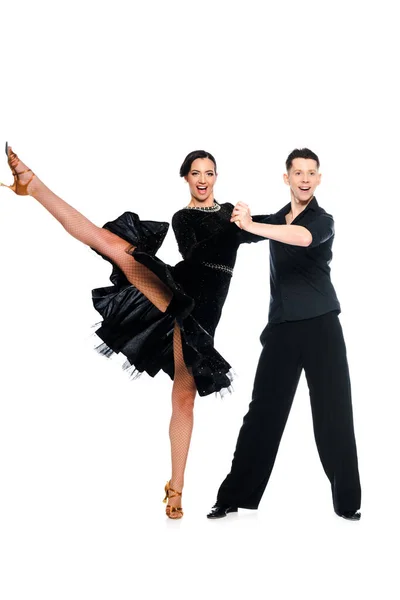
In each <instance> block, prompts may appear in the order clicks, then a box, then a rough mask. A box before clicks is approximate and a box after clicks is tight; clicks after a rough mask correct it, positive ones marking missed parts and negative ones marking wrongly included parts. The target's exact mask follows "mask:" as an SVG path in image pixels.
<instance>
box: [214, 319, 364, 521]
mask: <svg viewBox="0 0 400 600" xmlns="http://www.w3.org/2000/svg"><path fill="white" fill-rule="evenodd" d="M261 342H262V344H263V350H262V353H261V356H260V360H259V363H258V368H257V373H256V378H255V381H254V389H253V395H252V401H251V403H250V406H249V411H248V413H247V414H246V416H245V417H244V420H243V425H242V427H241V429H240V433H239V437H238V440H237V445H236V450H235V453H234V457H233V461H232V467H231V472H230V473H229V475H228V476H227V477H226V479H225V481H224V482H223V483H222V485H221V487H220V489H219V491H218V498H217V503H218V504H227V505H231V506H238V507H242V508H253V509H255V508H257V507H258V505H259V502H260V500H261V497H262V495H263V493H264V490H265V487H266V485H267V483H268V480H269V477H270V475H271V471H272V468H273V466H274V462H275V458H276V454H277V452H278V447H279V443H280V441H281V437H282V434H283V430H284V428H285V425H286V421H287V418H288V416H289V411H290V408H291V406H292V401H293V397H294V394H295V392H296V389H297V385H298V382H299V378H300V374H301V372H302V369H304V371H305V375H306V379H307V383H308V388H309V391H310V399H311V408H312V416H313V425H314V435H315V441H316V443H317V448H318V452H319V456H320V459H321V462H322V465H323V468H324V470H325V473H326V475H327V476H328V479H329V481H330V483H331V488H332V496H333V505H334V509H335V511H336V512H338V513H342V512H345V511H355V510H357V509H358V508H360V502H361V488H360V481H359V474H358V463H357V450H356V442H355V437H354V427H353V411H352V405H351V389H350V377H349V369H348V364H347V357H346V347H345V343H344V339H343V333H342V328H341V325H340V322H339V318H338V316H337V313H336V312H331V313H327V314H325V315H322V316H320V317H316V318H314V319H307V320H304V321H295V322H287V323H282V324H279V325H267V327H266V328H265V329H264V331H263V333H262V335H261Z"/></svg>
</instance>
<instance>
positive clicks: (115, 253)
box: [20, 163, 172, 312]
mask: <svg viewBox="0 0 400 600" xmlns="http://www.w3.org/2000/svg"><path fill="white" fill-rule="evenodd" d="M20 164H22V163H20ZM29 193H30V195H31V196H33V197H34V198H35V199H36V200H38V202H40V203H41V204H42V205H43V206H44V207H45V208H46V209H47V210H48V211H49V212H50V213H51V214H52V215H53V216H54V217H55V218H56V219H57V220H58V221H59V222H60V223H61V225H62V226H63V227H64V229H65V230H66V231H68V233H70V234H71V235H72V236H73V237H74V238H76V239H77V240H79V241H80V242H82V243H83V244H86V245H87V246H90V247H91V248H94V249H95V250H97V251H98V252H100V253H101V254H103V255H104V256H107V257H108V258H110V259H111V260H112V261H113V262H114V263H115V264H116V265H118V267H119V268H120V269H121V270H122V271H123V272H124V274H125V276H126V278H127V279H128V281H129V282H130V283H132V284H133V285H134V286H135V287H136V288H137V289H138V290H139V291H141V292H142V294H144V295H145V296H146V298H148V299H149V300H150V302H152V303H153V304H154V305H155V306H156V307H157V308H158V309H159V310H161V311H162V312H165V311H166V309H167V306H168V304H169V303H170V301H171V298H172V293H171V291H170V290H169V289H168V288H167V286H165V285H164V284H163V283H162V282H161V281H160V280H159V279H158V277H157V276H156V275H155V274H154V273H152V272H151V271H150V270H149V269H147V268H146V267H145V266H144V265H141V264H140V263H138V262H136V261H135V259H134V258H133V257H132V256H130V255H129V254H127V250H128V249H131V248H132V246H131V245H130V244H128V242H126V240H124V239H122V238H120V237H119V236H117V235H115V234H114V233H112V232H111V231H108V230H106V229H103V228H101V227H97V225H94V224H93V223H92V222H91V221H89V219H87V218H86V217H85V216H83V215H82V214H81V213H80V212H78V211H77V210H75V208H73V207H72V206H70V205H69V204H67V202H65V201H64V200H62V199H61V198H59V197H58V196H56V194H54V193H53V192H52V191H51V190H50V189H49V188H47V187H46V186H45V185H44V184H43V182H41V181H40V180H39V179H38V178H37V177H35V178H34V180H33V182H32V183H31V185H30V186H29Z"/></svg>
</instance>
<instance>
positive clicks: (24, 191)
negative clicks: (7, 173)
mask: <svg viewBox="0 0 400 600" xmlns="http://www.w3.org/2000/svg"><path fill="white" fill-rule="evenodd" d="M6 155H7V161H8V165H9V167H10V169H11V173H12V174H13V175H14V183H13V184H12V185H6V184H5V183H0V185H2V186H4V187H8V188H9V189H10V190H12V191H13V192H15V193H16V194H18V196H29V192H28V185H29V184H30V182H31V181H32V179H33V178H34V177H35V173H33V172H32V169H25V171H20V172H19V173H18V172H17V171H16V167H17V166H18V165H19V162H20V161H19V158H18V156H17V155H16V154H15V152H13V151H12V150H11V148H9V146H8V142H6ZM29 172H30V173H32V177H31V178H30V180H29V181H28V182H27V183H20V181H19V175H24V173H29Z"/></svg>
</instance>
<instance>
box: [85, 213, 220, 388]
mask: <svg viewBox="0 0 400 600" xmlns="http://www.w3.org/2000/svg"><path fill="white" fill-rule="evenodd" d="M104 228H106V229H108V230H109V231H112V232H113V233H115V234H116V235H118V236H120V237H121V238H123V239H125V240H126V241H127V242H128V243H129V244H132V245H133V246H135V250H134V251H133V252H132V256H133V257H134V259H135V260H136V261H137V262H139V263H141V264H143V265H144V266H145V267H146V268H147V269H149V270H150V271H152V272H153V273H154V274H155V275H156V276H157V278H158V279H159V280H160V281H161V282H162V283H163V284H164V285H166V286H167V287H168V288H169V289H170V290H171V292H172V297H173V300H172V302H171V304H170V309H169V310H167V312H161V311H160V310H159V309H158V308H156V307H155V306H154V304H152V303H151V302H150V300H148V298H147V297H146V296H145V295H144V294H143V293H142V292H140V291H139V290H138V289H137V288H136V287H135V286H134V285H132V284H131V283H129V281H128V280H127V279H126V277H125V275H124V274H123V273H122V271H121V270H120V269H119V268H118V267H117V266H116V265H114V264H113V271H112V275H111V277H110V279H111V282H112V283H113V285H112V286H108V287H103V288H97V289H94V290H93V291H92V299H93V304H94V307H95V309H96V310H97V311H98V312H99V313H100V314H101V316H102V318H103V321H102V322H101V324H100V327H99V328H98V329H97V331H96V335H97V336H98V337H99V338H100V340H101V341H100V343H99V345H98V347H97V350H98V351H99V352H100V353H101V354H104V355H105V356H111V355H112V354H114V353H116V354H119V353H122V354H123V355H124V356H125V357H126V361H125V363H124V369H126V370H127V371H128V372H129V373H130V375H131V376H132V377H135V376H138V375H140V374H141V373H143V372H146V373H148V374H149V375H150V376H151V377H154V376H155V375H156V374H157V373H158V372H159V371H160V370H163V371H164V372H165V373H167V374H168V375H169V376H170V377H171V379H173V378H174V356H173V333H174V326H175V322H177V323H178V325H179V327H180V330H181V339H182V350H183V358H184V361H185V364H186V366H187V368H188V370H189V372H190V373H191V374H192V375H193V378H194V381H195V384H196V387H197V391H198V393H199V395H200V396H207V395H208V394H211V393H213V392H219V393H221V394H223V393H224V391H226V390H230V385H231V381H232V374H231V367H230V365H229V363H228V362H227V361H226V360H225V359H224V358H223V357H222V356H221V355H220V354H219V353H218V352H217V351H216V350H215V348H214V339H213V335H214V330H215V326H216V323H217V322H218V320H219V316H220V312H221V310H222V305H221V306H219V307H218V308H217V310H216V313H215V316H214V315H213V314H212V311H213V310H215V309H213V306H214V305H215V303H214V302H213V303H210V311H207V306H204V300H202V298H201V294H198V295H197V294H196V292H193V286H187V287H189V288H190V292H191V293H193V294H194V295H193V296H191V295H190V293H188V291H187V289H185V283H184V280H185V277H182V272H184V271H185V267H186V263H185V262H182V263H179V265H177V266H176V267H172V266H170V265H168V264H166V263H164V262H163V261H161V260H160V259H159V258H157V257H156V256H155V253H156V252H157V250H158V249H159V247H160V246H161V244H162V242H163V240H164V238H165V235H166V233H167V231H168V223H163V222H157V221H141V220H140V219H139V217H138V215H136V214H135V213H131V212H126V213H124V214H123V215H121V216H120V217H118V219H116V220H115V221H111V222H109V223H106V225H104ZM101 256H103V258H105V259H106V260H108V261H109V262H111V261H110V260H109V259H108V258H107V257H106V256H104V255H101ZM193 268H194V267H193V265H191V266H190V273H191V274H190V277H192V278H193V277H196V274H195V273H193ZM199 269H207V267H202V266H199ZM186 271H187V269H186ZM226 278H228V280H229V275H225V281H222V283H221V285H222V287H223V288H224V291H223V293H222V294H219V295H218V291H217V290H215V289H214V292H215V294H216V295H217V296H218V297H219V298H221V299H222V304H223V301H224V299H225V296H226V293H227V289H228V287H229V281H228V280H227V279H226ZM196 295H197V297H196ZM200 303H203V306H200ZM172 306H173V310H172ZM205 314H207V315H208V317H209V318H207V319H204V318H203V319H202V318H201V315H205ZM196 317H197V318H196ZM205 320H206V321H207V322H206V323H205V322H204V321H205ZM201 321H203V322H201ZM213 321H214V322H213ZM206 327H207V329H206Z"/></svg>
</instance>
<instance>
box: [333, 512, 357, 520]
mask: <svg viewBox="0 0 400 600" xmlns="http://www.w3.org/2000/svg"><path fill="white" fill-rule="evenodd" d="M336 514H337V515H338V516H339V517H342V518H343V519H347V520H348V521H359V520H360V519H361V513H360V511H359V510H347V511H345V512H342V513H336Z"/></svg>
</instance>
